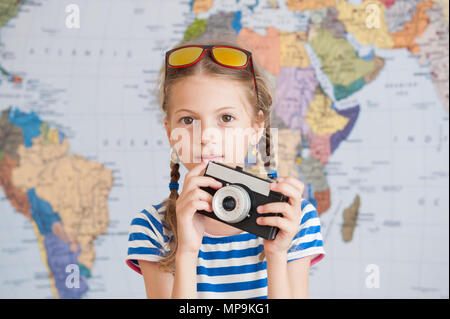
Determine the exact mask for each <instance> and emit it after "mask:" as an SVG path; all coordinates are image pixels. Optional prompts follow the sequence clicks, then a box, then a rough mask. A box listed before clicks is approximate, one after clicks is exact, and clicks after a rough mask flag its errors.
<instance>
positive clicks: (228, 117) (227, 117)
mask: <svg viewBox="0 0 450 319" xmlns="http://www.w3.org/2000/svg"><path fill="white" fill-rule="evenodd" d="M220 120H221V121H222V122H224V123H228V122H231V121H233V120H234V117H233V116H232V115H229V114H225V115H222V116H221V117H220Z"/></svg>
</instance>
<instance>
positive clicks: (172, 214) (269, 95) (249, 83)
mask: <svg viewBox="0 0 450 319" xmlns="http://www.w3.org/2000/svg"><path fill="white" fill-rule="evenodd" d="M194 44H195V45H208V44H221V45H230V46H238V45H237V44H236V43H233V42H232V41H229V40H228V41H221V40H215V39H211V38H209V39H208V40H204V41H199V40H191V41H188V42H182V43H180V44H179V45H177V46H176V47H179V46H184V45H194ZM238 47H241V48H243V49H246V48H245V47H242V46H238ZM247 50H248V49H247ZM205 54H208V57H203V58H202V59H201V60H200V61H199V62H197V63H196V64H194V65H193V66H189V67H186V68H167V74H165V71H166V68H165V65H164V64H163V65H162V67H161V70H160V73H159V76H160V81H159V84H160V85H159V88H158V99H159V106H160V109H161V111H162V112H163V113H164V114H165V115H166V116H167V115H168V112H169V97H170V92H171V89H172V87H173V86H174V84H175V83H176V82H177V81H179V80H182V79H183V78H185V77H187V76H198V75H208V76H217V77H221V78H225V79H228V80H232V81H238V82H240V83H241V85H242V87H243V88H244V89H245V90H244V91H245V93H246V97H247V99H248V101H249V105H250V106H251V110H249V111H250V114H251V115H252V116H253V118H254V119H255V120H256V116H257V114H258V112H259V110H261V111H262V112H263V114H264V127H265V136H264V139H265V141H264V142H265V143H264V145H265V153H266V154H264V153H263V158H265V160H264V167H265V170H266V171H267V172H269V170H271V169H272V166H273V163H272V145H271V143H270V118H271V108H272V102H273V96H274V94H273V87H272V86H271V83H270V81H269V79H268V77H267V75H266V74H265V70H264V69H263V68H262V67H261V66H260V65H259V64H258V63H257V62H256V61H255V59H254V56H252V62H253V69H254V74H255V79H256V86H257V90H258V96H256V90H255V85H254V80H253V76H252V72H251V69H250V63H249V66H247V67H246V68H245V69H231V68H226V67H223V66H221V65H218V64H217V63H215V62H214V61H213V60H212V59H211V57H210V52H209V51H208V52H206V53H205ZM179 168H180V164H177V163H173V162H172V161H170V182H178V180H179V178H180V173H179ZM177 199H178V191H177V190H176V189H172V190H171V191H170V195H169V197H168V198H167V199H166V201H165V203H166V209H165V213H164V223H165V226H166V227H168V228H169V229H170V230H171V231H172V232H173V237H172V238H171V240H170V241H169V249H170V251H169V254H168V255H167V256H166V257H165V258H164V259H162V260H161V261H160V262H159V265H160V267H161V268H162V269H163V270H165V271H167V272H172V273H174V264H175V255H176V251H177V245H178V238H177V218H176V201H177ZM263 259H264V252H263V253H262V254H260V260H263Z"/></svg>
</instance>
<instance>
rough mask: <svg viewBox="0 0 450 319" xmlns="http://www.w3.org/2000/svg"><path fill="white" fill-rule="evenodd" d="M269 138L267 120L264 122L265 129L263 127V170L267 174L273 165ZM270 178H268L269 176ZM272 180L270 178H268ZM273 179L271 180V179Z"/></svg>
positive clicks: (271, 146) (268, 121)
mask: <svg viewBox="0 0 450 319" xmlns="http://www.w3.org/2000/svg"><path fill="white" fill-rule="evenodd" d="M271 136H272V134H271V133H270V119H268V120H267V121H266V127H265V150H264V151H265V152H264V158H263V161H264V169H265V170H266V172H267V173H269V172H270V171H271V170H272V169H274V168H275V167H274V165H273V161H272V158H273V145H272V144H273V143H271ZM269 177H270V176H269ZM270 178H272V177H270ZM272 179H273V178H272Z"/></svg>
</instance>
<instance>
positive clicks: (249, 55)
mask: <svg viewBox="0 0 450 319" xmlns="http://www.w3.org/2000/svg"><path fill="white" fill-rule="evenodd" d="M191 47H194V48H202V49H203V50H202V52H201V54H200V55H199V56H198V58H196V59H195V60H194V61H193V62H191V63H188V64H184V65H171V64H169V57H170V55H171V54H172V53H173V52H175V51H178V50H180V49H184V48H191ZM215 48H231V49H235V50H239V51H241V52H243V53H245V55H246V56H247V61H246V62H245V64H244V65H242V66H232V65H227V64H223V63H221V62H219V61H218V60H217V58H216V57H215V55H214V49H215ZM206 51H210V53H211V58H212V60H213V61H214V62H215V63H217V64H219V65H221V66H223V67H226V68H230V69H245V68H246V67H247V66H248V64H249V63H250V70H251V71H252V76H253V83H254V84H255V92H256V97H257V98H258V87H257V85H256V77H255V70H254V68H253V58H252V53H251V52H250V51H247V50H245V49H242V48H239V47H235V46H230V45H218V44H217V45H216V44H213V45H184V46H181V47H177V48H174V49H171V50H169V51H167V52H166V60H165V67H166V71H165V75H166V76H167V68H168V67H170V68H174V69H179V68H186V67H189V66H192V65H194V64H196V63H197V62H198V61H200V60H201V59H202V58H203V56H204V55H205V52H206ZM164 83H165V81H164Z"/></svg>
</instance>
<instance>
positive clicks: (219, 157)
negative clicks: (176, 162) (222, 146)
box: [195, 155, 223, 163]
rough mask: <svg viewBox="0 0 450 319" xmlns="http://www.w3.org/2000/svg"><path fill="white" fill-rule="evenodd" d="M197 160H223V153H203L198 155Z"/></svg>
mask: <svg viewBox="0 0 450 319" xmlns="http://www.w3.org/2000/svg"><path fill="white" fill-rule="evenodd" d="M195 159H196V160H197V161H202V162H205V163H206V162H209V161H217V162H221V161H223V155H202V156H197V157H196V158H195Z"/></svg>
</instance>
